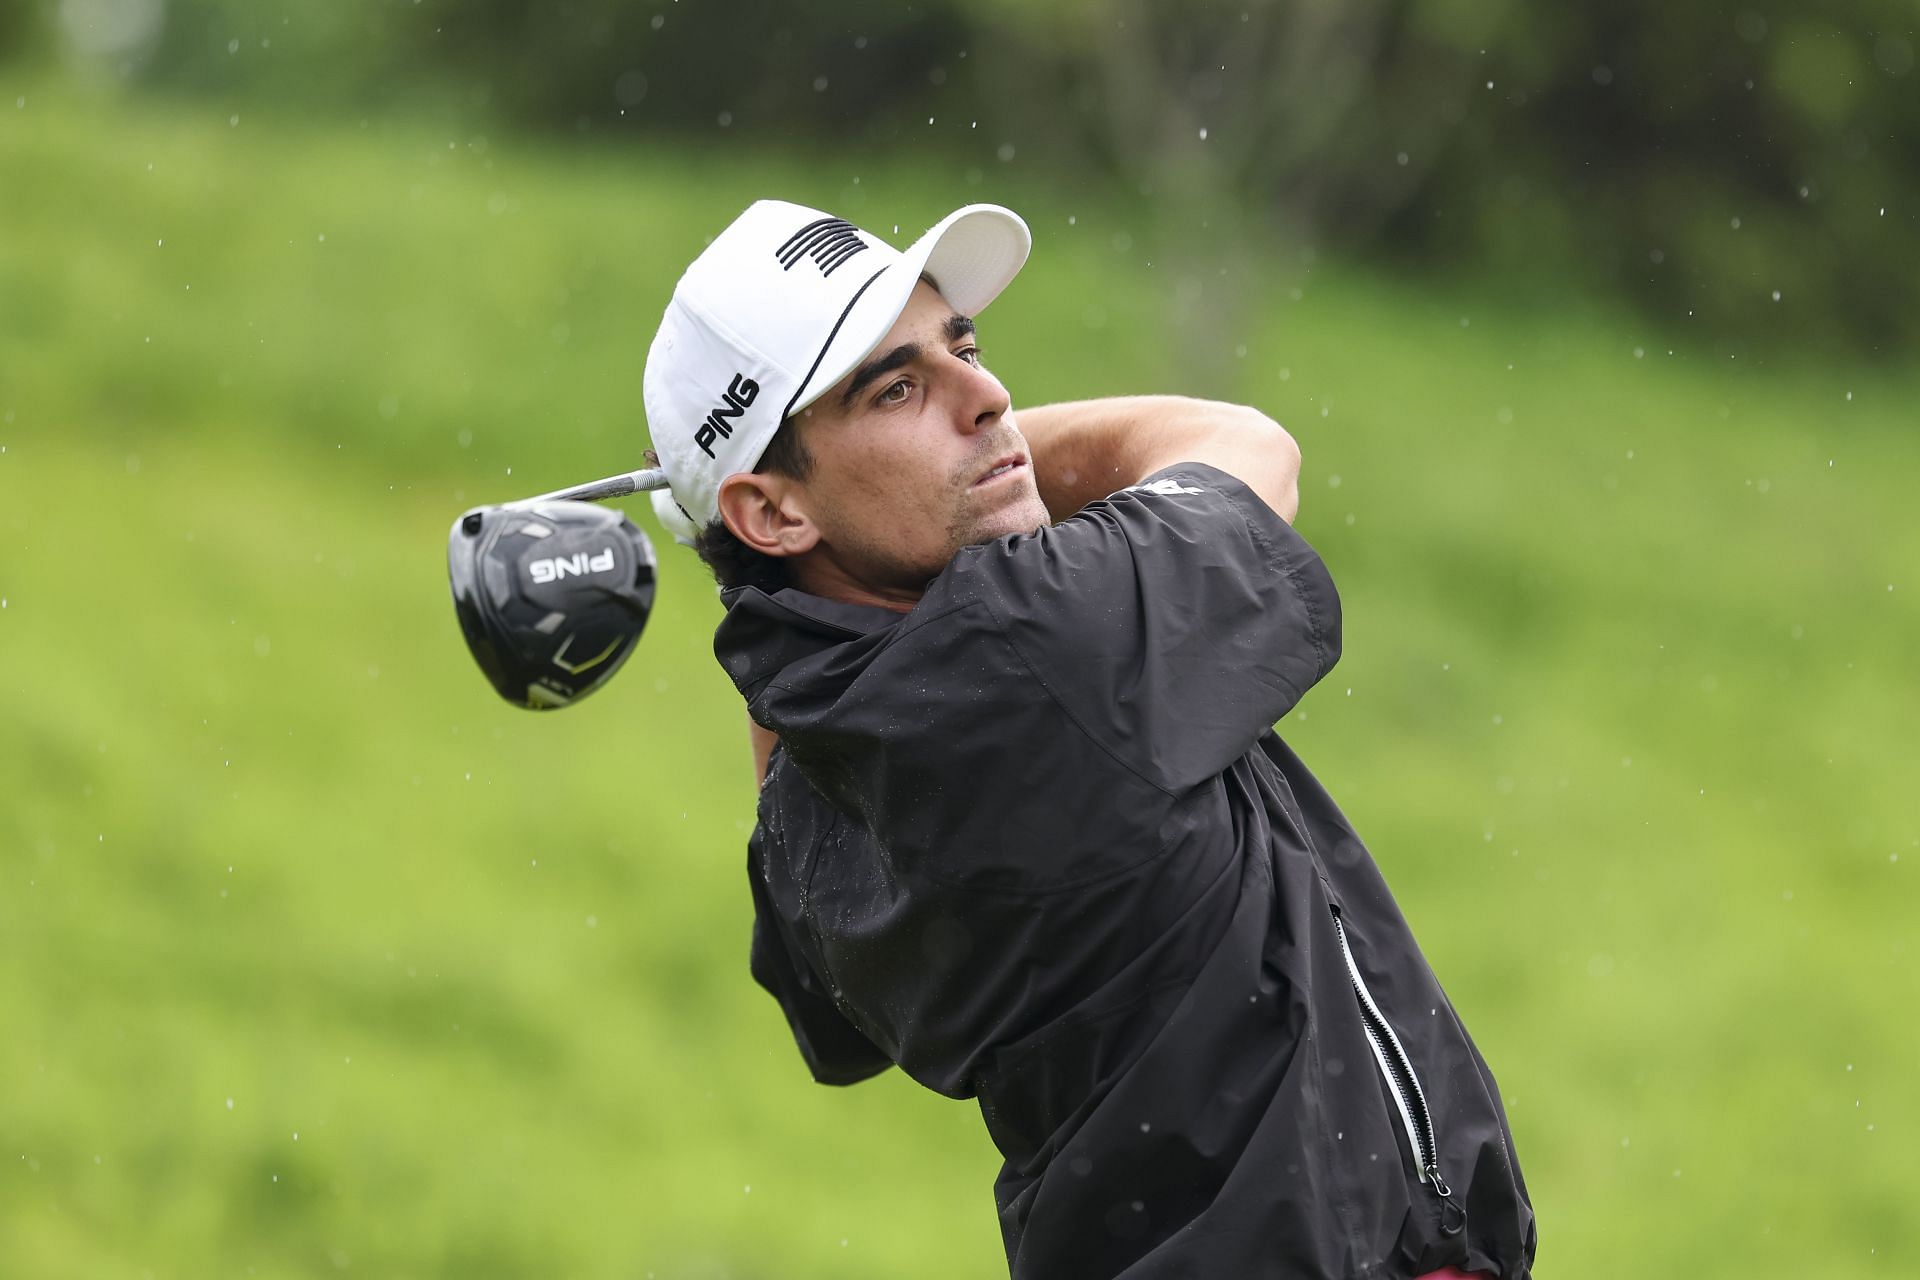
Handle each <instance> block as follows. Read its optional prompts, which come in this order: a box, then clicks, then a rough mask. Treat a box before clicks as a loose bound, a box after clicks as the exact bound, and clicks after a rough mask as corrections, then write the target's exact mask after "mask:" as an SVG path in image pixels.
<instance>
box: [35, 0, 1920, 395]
mask: <svg viewBox="0 0 1920 1280" xmlns="http://www.w3.org/2000/svg"><path fill="white" fill-rule="evenodd" d="M0 13H4V14H8V15H10V16H0V53H4V51H6V50H8V49H12V50H14V51H16V52H17V51H18V50H20V49H22V48H25V47H27V46H29V45H32V44H34V43H35V41H34V39H33V38H32V36H31V35H30V32H29V24H30V23H31V22H32V21H33V15H35V14H38V15H39V16H40V18H41V19H42V25H43V26H45V27H47V28H52V27H54V26H61V27H63V29H65V30H66V31H67V32H68V33H69V38H68V41H67V44H68V45H69V47H72V48H84V49H87V50H90V53H89V54H88V55H87V56H88V57H90V58H91V59H92V60H93V61H94V62H95V63H96V64H98V65H101V66H103V67H106V68H108V69H109V70H110V71H111V72H112V73H113V74H115V75H118V76H120V77H123V78H125V79H128V80H131V81H135V82H138V83H141V84H145V85H149V86H162V87H170V88H173V89H176V90H183V91H191V92H195V93H200V94H211V95H216V96H220V97H222V98H223V99H229V100H237V99H240V98H248V99H253V100H277V101H281V102H284V103H287V104H290V105H294V106H301V107H317V108H324V109H327V110H331V111H336V112H339V111H344V112H350V113H364V112H366V111H368V110H378V109H380V107H381V106H382V105H383V104H391V103H392V102H393V101H395V100H397V99H434V100H442V101H444V102H447V103H450V104H452V105H451V107H450V108H449V109H452V110H456V111H459V112H461V113H464V114H465V115H466V116H467V117H468V118H474V117H479V116H485V117H490V118H492V119H494V120H495V121H497V122H498V123H499V124H500V125H504V126H518V127H523V128H529V129H536V130H554V131H573V132H586V133H596V134H614V135H618V136H624V137H630V138H637V137H658V136H662V135H667V136H673V137H679V138H682V139H686V140H690V141H693V142H695V143H697V144H699V145H701V146H706V147H712V148H715V149H716V151H718V149H719V148H721V147H723V146H725V147H728V148H732V147H737V146H739V145H741V144H742V141H743V140H751V141H752V142H753V143H755V144H758V145H762V146H764V145H772V144H781V143H795V142H798V143H801V144H803V145H805V146H806V147H808V148H812V149H816V150H817V151H818V153H819V154H820V156H821V159H822V162H823V163H830V164H834V165H837V166H841V167H843V168H846V169H847V170H848V171H849V172H858V170H859V168H860V167H861V166H864V165H867V164H870V163H871V162H872V161H873V160H874V159H876V158H877V157H879V156H881V155H884V154H887V153H890V152H896V151H899V150H900V149H902V148H907V149H910V150H914V151H922V150H928V149H930V150H931V151H933V152H934V153H935V154H942V155H946V156H948V157H950V158H952V159H954V160H955V161H956V162H958V163H962V164H972V165H975V166H977V167H980V168H982V169H991V168H993V167H995V166H1002V167H1008V168H1012V169H1017V170H1018V171H1021V172H1027V173H1034V174H1041V175H1045V176H1046V178H1047V179H1048V180H1049V181H1052V182H1055V183H1058V184H1060V185H1061V186H1062V187H1063V188H1067V187H1071V188H1072V189H1078V190H1087V189H1088V188H1087V187H1086V185H1085V184H1086V183H1088V182H1093V183H1097V184H1098V183H1104V184H1106V185H1107V186H1108V187H1109V188H1118V189H1119V190H1121V191H1123V192H1126V193H1128V194H1127V195H1125V196H1123V197H1122V198H1124V199H1137V200H1138V202H1139V206H1140V208H1141V209H1142V215H1141V218H1140V220H1139V223H1138V226H1137V228H1136V230H1137V232H1138V235H1139V238H1140V240H1141V242H1142V247H1143V249H1145V250H1147V251H1148V255H1149V256H1150V257H1157V258H1158V260H1161V261H1163V262H1165V263H1166V264H1168V265H1169V266H1171V267H1176V268H1178V269H1179V270H1182V271H1184V272H1186V273H1187V274H1188V275H1189V276H1191V277H1192V278H1193V279H1197V280H1205V281H1211V282H1213V284H1212V286H1211V292H1210V293H1209V294H1207V295H1206V296H1201V294H1198V293H1196V292H1194V291H1193V290H1192V289H1189V290H1188V292H1187V295H1186V296H1185V297H1184V299H1183V300H1181V301H1180V302H1179V303H1178V305H1179V306H1180V308H1181V314H1182V316H1183V318H1185V319H1187V320H1188V321H1190V323H1191V325H1192V326H1193V328H1194V330H1195V332H1194V334H1193V335H1192V336H1191V337H1190V338H1189V339H1187V342H1188V349H1189V354H1190V355H1191V356H1192V357H1193V359H1194V360H1197V361H1199V362H1200V363H1202V364H1203V365H1210V366H1211V367H1210V368H1209V369H1208V370H1207V376H1206V378H1205V379H1204V380H1207V381H1216V382H1217V381H1218V380H1219V379H1221V378H1223V377H1225V376H1226V374H1225V371H1224V370H1222V369H1221V368H1219V367H1218V366H1217V364H1213V357H1212V355H1211V354H1210V353H1214V352H1217V350H1218V349H1219V346H1220V342H1219V337H1220V334H1221V333H1223V332H1225V331H1227V330H1228V329H1230V328H1231V327H1232V326H1233V325H1234V324H1236V323H1237V322H1238V320H1239V319H1240V318H1241V316H1242V314H1243V308H1244V305H1245V303H1246V301H1247V299H1246V298H1245V296H1244V294H1243V292H1242V291H1240V290H1239V289H1238V288H1237V286H1236V284H1235V282H1236V281H1237V280H1238V279H1239V278H1240V277H1241V275H1242V274H1243V271H1244V267H1245V265H1246V257H1245V254H1246V252H1247V250H1248V248H1249V244H1248V242H1249V241H1267V240H1271V239H1273V238H1274V236H1275V235H1276V234H1278V235H1280V236H1282V237H1285V238H1286V239H1288V240H1290V241H1291V242H1294V243H1297V244H1304V245H1307V246H1310V247H1313V248H1316V249H1335V250H1338V251H1340V252H1342V253H1343V254H1352V253H1356V252H1364V253H1371V254H1375V255H1378V256H1379V257H1380V258H1381V259H1382V260H1384V261H1389V262H1392V263H1394V264H1395V265H1396V268H1397V269H1400V270H1405V271H1411V272H1426V273H1452V274H1462V273H1469V272H1475V271H1485V270H1491V271H1495V272H1498V273H1500V274H1502V275H1504V276H1507V277H1509V278H1513V279H1518V280H1526V281H1531V282H1534V287H1536V288H1538V289H1541V290H1543V291H1545V290H1551V289H1556V288H1567V287H1573V288H1578V289H1583V290H1588V291H1594V290H1599V291H1605V292H1611V293H1617V294H1622V295H1625V296H1627V297H1630V298H1632V299H1634V300H1636V301H1637V303H1638V304H1639V305H1641V306H1643V307H1645V308H1647V309H1648V310H1649V312H1650V313H1651V314H1653V315H1656V316H1658V317H1660V318H1661V319H1662V321H1663V322H1664V323H1665V324H1668V325H1671V326H1674V327H1677V328H1692V329H1695V330H1697V331H1702V332H1710V333H1713V334H1715V335H1716V337H1717V339H1718V340H1719V341H1720V342H1721V343H1722V345H1723V350H1724V352H1725V353H1726V354H1743V353H1746V352H1747V351H1749V350H1761V351H1772V352H1783V351H1788V350H1809V349H1810V350H1812V351H1814V352H1816V353H1817V352H1825V351H1833V350H1836V349H1841V348H1847V349H1853V350H1857V351H1860V352H1865V353H1869V354H1876V355H1878V356H1880V357H1883V358H1891V357H1895V356H1898V355H1902V354H1904V353H1905V352H1907V351H1909V350H1911V349H1912V348H1913V347H1914V345H1915V344H1916V343H1920V248H1917V247H1916V246H1920V234H1916V230H1917V228H1920V223H1917V222H1916V210H1920V92H1916V88H1917V87H1920V76H1916V73H1915V67H1914V63H1915V49H1916V42H1920V32H1917V30H1916V26H1917V23H1920V19H1916V15H1915V11H1914V9H1913V7H1912V6H1911V5H1910V4H1907V3H1903V2H1902V0H1844V2H1842V3H1835V4H1828V5H1823V6H1820V7H1819V8H1818V9H1816V10H1806V9H1804V7H1800V6H1786V5H1780V4H1778V3H1768V2H1766V0H1754V2H1753V3H1752V4H1734V5H1725V4H1707V5H1699V6H1673V5H1668V4H1661V3H1656V2H1655V0H1626V2H1625V3H1603V2H1602V0H1584V2H1582V3H1577V4H1564V5H1554V6H1542V5H1532V6H1528V5H1521V4H1517V3H1514V2H1513V0H1182V2H1181V3H1178V4H1175V3H1172V0H1047V2H1040V0H975V2H973V3H962V2H961V0H918V2H917V3H910V4H895V3H887V2H885V0H834V2H832V3H815V4H809V5H790V4H785V3H782V2H781V0H657V2H655V3H645V4H636V3H633V2H632V0H328V2H325V3H322V2H320V0H60V3H59V4H58V5H57V6H56V5H55V4H54V0H27V2H26V3H25V4H19V3H16V4H15V5H14V6H12V7H11V8H10V9H8V10H5V11H0ZM56 13H58V14H61V15H64V17H63V18H62V19H61V20H60V21H58V22H56V21H55V20H54V17H53V15H55V14H56ZM38 43H41V44H44V43H45V42H44V41H39V42H38ZM1222 282H1224V283H1222ZM1776 294H1777V295H1778V296H1777V297H1776Z"/></svg>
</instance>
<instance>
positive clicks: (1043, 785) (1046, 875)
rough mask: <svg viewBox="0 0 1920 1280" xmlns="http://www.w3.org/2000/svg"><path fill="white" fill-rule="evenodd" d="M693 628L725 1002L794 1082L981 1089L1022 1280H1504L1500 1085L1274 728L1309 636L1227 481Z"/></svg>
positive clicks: (1509, 1174) (1304, 592)
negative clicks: (891, 587) (739, 716)
mask: <svg viewBox="0 0 1920 1280" xmlns="http://www.w3.org/2000/svg"><path fill="white" fill-rule="evenodd" d="M725 600H726V604H727V608H728V612H727V616H726V618H725V620H724V621H723V622H722V624H721V626H720V628H719V631H718V634H717V636H716V640H715V648H716V651H717V653H718V655H719V657H720V661H721V663H722V665H723V666H725V668H726V670H727V672H728V674H729V675H730V676H732V678H733V680H734V683H735V684H736V685H738V686H739V688H740V690H741V692H742V693H743V694H744V695H745V696H746V697H747V700H748V704H749V707H750V710H751V711H752V714H753V717H754V719H755V720H757V721H758V722H759V723H761V724H762V725H765V726H766V727H768V728H770V729H772V730H774V731H775V732H776V733H778V734H779V735H780V740H781V748H780V749H779V750H778V751H776V753H775V755H774V758H773V763H772V766H771V769H770V771H769V774H768V777H767V781H766V785H765V787H764V788H763V789H762V792H761V798H760V814H759V818H760V820H759V825H758V826H757V827H756V829H755V831H754V835H753V839H752V842H751V846H750V849H749V864H750V865H749V872H750V878H751V881H752V885H753V893H754V900H755V906H756V920H755V927H754V937H753V951H752V965H753V972H754V976H755V977H756V978H757V979H758V980H759V981H760V982H761V983H762V984H763V985H764V986H765V987H766V988H767V989H768V990H769V991H771V992H772V993H773V994H774V995H775V996H776V997H777V998H778V999H779V1001H780V1003H781V1006H782V1008H783V1009H784V1010H785V1012H786V1014H787V1018H788V1021H789V1023H790V1024H791V1026H792V1028H793V1033H794V1037H795V1039H796V1040H797V1041H798V1043H799V1046H800V1050H801V1053H802V1054H803V1055H804V1057H805V1058H806V1060H807V1064H808V1066H809V1067H810V1068H811V1069H812V1071H813V1073H814V1075H815V1076H816V1077H817V1078H818V1079H820V1080H823V1081H826V1082H830V1083H836V1084H847V1083H851V1082H853V1081H856V1080H860V1079H863V1078H865V1077H867V1076H869V1075H872V1074H873V1073H875V1072H877V1071H880V1070H882V1069H883V1068H885V1067H886V1066H888V1065H889V1064H891V1063H898V1064H899V1066H900V1067H901V1068H902V1069H903V1070H905V1071H906V1072H907V1073H908V1074H910V1075H911V1076H913V1078H914V1079H916V1080H918V1081H920V1082H921V1083H922V1084H924V1085H926V1086H927V1087H928V1088H930V1089H935V1090H938V1091H939V1092H941V1093H944V1094H947V1095H948V1096H951V1097H955V1098H964V1097H978V1098H979V1100H980V1109H981V1113H982V1114H983V1115H984V1116H985V1118H986V1123H987V1128H988V1130H989V1132H990V1133H991V1134H992V1137H993V1140H994V1142H995V1144H996V1145H997V1146H998V1147H999V1149H1000V1152H1001V1154H1002V1155H1003V1156H1004V1158H1005V1164H1004V1166H1003V1168H1002V1171H1001V1174H1000V1177H999V1179H998V1181H997V1183H996V1186H995V1196H996V1200H997V1202H998V1204H999V1208H1000V1221H1001V1227H1002V1230H1003V1233H1004V1236H1005V1243H1006V1249H1007V1258H1008V1263H1009V1266H1010V1268H1011V1270H1012V1274H1013V1276H1014V1277H1016V1280H1027V1278H1029V1277H1031V1278H1033V1280H1072V1278H1076V1277H1089V1278H1091V1277H1117V1276H1125V1277H1129V1278H1133V1280H1145V1278H1146V1277H1201V1278H1205V1280H1257V1278H1260V1277H1281V1276H1286V1277H1328V1278H1332V1277H1343V1278H1344V1277H1361V1276H1367V1277H1374V1276H1378V1277H1406V1276H1415V1275H1418V1274H1420V1273H1422V1272H1425V1271H1428V1270H1433V1269H1437V1268H1440V1267H1444V1266H1447V1265H1450V1264H1452V1265H1458V1266H1462V1267H1466V1268H1468V1269H1472V1270H1485V1271H1490V1272H1493V1273H1494V1274H1497V1275H1501V1276H1520V1277H1524V1276H1526V1275H1528V1273H1529V1268H1530V1265H1531V1261H1532V1257H1533V1251H1534V1222H1533V1213H1532V1210H1531V1208H1530V1206H1529V1204H1528V1201H1527V1195H1526V1188H1525V1185H1524V1184H1523V1183H1522V1181H1521V1177H1520V1170H1519V1166H1518V1164H1517V1163H1516V1162H1515V1160H1514V1155H1513V1147H1512V1140H1511V1135H1510V1133H1509V1131H1508V1128H1507V1123H1506V1118H1505V1115H1504V1113H1503V1111H1502V1108H1501V1105H1500V1094H1499V1089H1498V1086H1497V1085H1496V1084H1495V1083H1494V1079H1493V1076H1492V1074H1491V1073H1490V1072H1489V1071H1488V1069H1487V1066H1486V1064H1485V1063H1484V1062H1483V1061H1482V1060H1481V1058H1480V1055H1479V1053H1478V1052H1477V1051H1476V1050H1475V1048H1474V1045H1473V1042H1472V1040H1471V1039H1469V1038H1468V1036H1467V1033H1466V1030H1465V1028H1464V1027H1462V1026H1461V1024H1460V1021H1459V1019H1458V1018H1457V1017H1456V1016H1455V1014H1454V1011H1453V1007H1452V1006H1451V1005H1450V1004H1449V1003H1448V1002H1447V998H1446V995H1445V993H1443V992H1442V991H1441V989H1440V985H1439V983H1438V982H1437V981H1436V980H1435V978H1434V976H1433V973H1432V971H1431V970H1430V969H1429V968H1428V967H1427V964H1426V961H1425V960H1424V959H1423V958H1422V956H1421V954H1420V950H1419V947H1418V946H1417V945H1416V944H1415V942H1414V940H1413V936H1412V934H1411V933H1410V932H1409V931H1408V928H1407V923H1406V921H1405V920H1404V919H1403V918H1402V916H1401V914H1400V911H1399V909H1398V908H1397V907H1396V906H1395V905H1394V901H1393V898H1392V896H1391V895H1390V894H1389V893H1388V891H1387V887H1386V885H1385V883H1384V882H1383V881H1382V880H1381V877H1380V873H1379V870H1378V869H1377V868H1376V867H1375V865H1374V863H1373V859H1372V858H1371V857H1370V856H1369V855H1368V853H1367V851H1366V849H1365V847H1364V846H1363V845H1362V844H1361V842H1360V839H1359V837H1358V836H1356V835H1355V834H1354V833H1353V830H1352V828H1351V827H1349V826H1348V824H1347V821H1346V819H1345V818H1344V817H1343V816H1342V815H1341V813H1340V811H1339V809H1338V808H1337V807H1335V805H1334V803H1333V801H1332V799H1331V798H1330V797H1329V796H1328V795H1327V793H1326V792H1325V791H1324V790H1323V789H1322V788H1321V787H1320V785H1319V783H1318V782H1316V781H1315V780H1314V778H1313V776H1312V775H1311V774H1310V773H1308V772H1307V770H1306V767H1305V766H1304V765H1302V764H1301V763H1300V761H1299V759H1298V758H1297V757H1296V756H1295V755H1294V754H1293V753H1292V752H1291V751H1290V750H1289V749H1288V748H1287V746H1286V744H1285V743H1284V742H1282V741H1281V740H1280V739H1279V738H1278V737H1277V736H1275V735H1274V733H1273V732H1272V729H1271V727H1270V726H1271V725H1272V724H1273V723H1274V722H1275V721H1276V720H1278V719H1279V718H1280V717H1281V716H1283V715H1284V714H1285V713H1286V712H1287V711H1288V710H1289V709H1290V708H1292V707H1293V706H1294V704H1295V703H1297V702H1298V701H1299V700H1300V698H1301V696H1302V695H1303V694H1304V693H1305V692H1306V691H1307V690H1308V689H1309V688H1310V687H1312V685H1313V684H1314V683H1315V682H1316V681H1318V680H1319V679H1320V678H1321V677H1322V676H1323V675H1325V674H1326V673H1327V671H1328V670H1329V669H1330V668H1331V667H1332V666H1333V664H1334V662H1335V661H1336V660H1337V659H1338V657H1339V650H1340V606H1339V598H1338V596H1337V595H1336V593H1335V591H1334V587H1333V583H1332V580H1331V579H1330V578H1329V577H1328V576H1327V572H1326V569H1325V567H1324V566H1323V565H1322V563H1321V561H1320V558H1319V557H1318V556H1317V555H1316V554H1315V553H1314V551H1313V549H1312V548H1311V547H1309V546H1308V545H1307V544H1306V543H1305V542H1304V541H1302V540H1301V538H1300V537H1299V535H1298V534H1296V533H1295V532H1294V531H1293V529H1292V528H1290V527H1289V526H1288V525H1287V524H1286V523H1285V522H1284V521H1282V520H1281V519H1279V517H1278V516H1276V515H1275V514H1274V513H1273V511H1272V510H1271V509H1270V508H1268V507H1267V506H1266V504H1265V503H1263V502H1262V501H1261V500H1260V499H1259V498H1258V497H1257V496H1256V495H1254V494H1253V493H1252V492H1251V491H1250V490H1249V489H1247V488H1246V487H1245V486H1244V485H1242V484H1241V483H1240V482H1239V481H1237V480H1235V479H1234V478H1232V477H1231V476H1228V475H1226V474H1224V473H1222V472H1220V471H1217V470H1215V469H1213V468H1210V467H1205V466H1201V465H1198V464H1184V465H1181V466H1178V467H1173V468H1169V469H1168V470H1166V471H1163V472H1161V473H1159V474H1158V475H1157V476H1155V477H1153V478H1152V479H1150V480H1149V481H1147V482H1145V483H1143V484H1141V485H1138V486H1135V487H1134V488H1132V489H1128V490H1125V491H1123V492H1121V493H1117V494H1114V495H1113V496H1112V497H1111V498H1108V499H1105V500H1103V501H1100V502H1096V503H1093V504H1092V505H1090V506H1089V507H1087V508H1086V509H1085V510H1084V511H1082V512H1081V513H1080V514H1078V515H1076V516H1074V517H1073V518H1072V519H1070V520H1067V521H1064V522H1062V523H1061V524H1059V525H1056V526H1054V527H1052V528H1050V529H1045V530H1042V531H1041V532H1039V533H1036V534H1031V535H1024V536H1016V537H1008V538H1002V539H1000V540H998V541H995V542H991V543H987V544H984V545H981V546H976V547H969V548H967V549H966V550H963V551H962V552H960V553H959V554H958V555H957V556H956V557H955V558H954V560H953V562H952V563H951V564H950V565H949V566H948V568H947V569H946V570H945V571H944V572H942V573H941V574H940V576H939V577H938V578H936V579H935V580H934V581H933V583H932V584H931V586H930V587H929V589H928V591H927V593H926V595H925V597H924V598H923V599H922V600H921V601H920V603H919V604H918V605H917V606H916V607H915V608H914V609H913V611H912V612H911V613H908V614H905V615H901V614H897V613H893V612H889V611H886V610H882V609H876V608H865V607H860V606H854V605H847V604H840V603H835V602H831V601H827V600H822V599H819V598H817V597H813V596H809V595H805V594H803V593H801V592H798V591H792V590H788V591H781V592H778V593H776V594H774V595H772V596H769V595H767V594H765V593H763V592H760V591H758V590H754V589H751V588H748V589H741V590H737V591H732V592H729V593H727V594H726V596H725Z"/></svg>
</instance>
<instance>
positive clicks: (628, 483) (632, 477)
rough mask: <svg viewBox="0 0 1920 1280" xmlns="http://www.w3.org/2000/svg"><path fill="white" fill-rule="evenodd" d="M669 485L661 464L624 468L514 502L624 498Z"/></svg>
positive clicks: (514, 504)
mask: <svg viewBox="0 0 1920 1280" xmlns="http://www.w3.org/2000/svg"><path fill="white" fill-rule="evenodd" d="M666 487H667V473H666V472H665V471H664V470H662V469H661V468H659V467H647V468H644V469H643V470H640V471H623V472H621V473H620V474H619V475H617V476H608V477H606V478H605V479H603V480H589V481H588V482H587V483H585V484H576V485H574V486H572V487H571V488H567V489H555V490H554V491H553V492H552V493H542V494H539V495H537V496H535V497H532V498H522V499H520V500H519V501H518V502H514V503H511V504H510V505H512V506H516V507H519V506H525V505H526V504H528V503H531V502H604V501H606V500H607V499H608V498H624V497H626V496H627V495H628V494H630V493H646V492H648V491H649V490H652V489H664V488H666Z"/></svg>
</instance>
